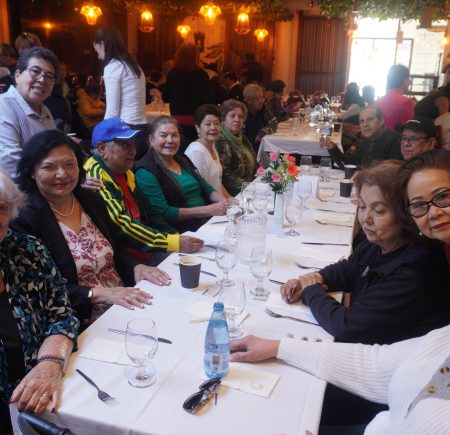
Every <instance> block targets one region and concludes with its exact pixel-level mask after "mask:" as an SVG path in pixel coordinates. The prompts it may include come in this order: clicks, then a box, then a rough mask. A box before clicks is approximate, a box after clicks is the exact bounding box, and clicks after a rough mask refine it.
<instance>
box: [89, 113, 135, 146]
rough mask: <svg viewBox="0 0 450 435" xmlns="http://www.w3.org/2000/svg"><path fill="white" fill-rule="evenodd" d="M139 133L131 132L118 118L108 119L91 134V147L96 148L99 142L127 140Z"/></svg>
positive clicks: (99, 124)
mask: <svg viewBox="0 0 450 435" xmlns="http://www.w3.org/2000/svg"><path fill="white" fill-rule="evenodd" d="M139 133H140V131H139V130H133V129H132V128H130V126H129V125H128V124H127V123H126V122H123V121H122V120H121V119H120V118H118V117H116V118H109V119H105V120H103V121H102V122H100V123H98V124H97V125H96V126H95V128H94V131H93V132H92V145H93V146H94V148H96V147H97V144H98V143H99V142H110V141H112V140H128V139H131V138H133V137H135V136H137V135H138V134H139Z"/></svg>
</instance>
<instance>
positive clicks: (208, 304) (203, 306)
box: [184, 300, 249, 326]
mask: <svg viewBox="0 0 450 435" xmlns="http://www.w3.org/2000/svg"><path fill="white" fill-rule="evenodd" d="M213 308H214V302H213V301H211V300H200V301H197V302H194V303H193V304H192V305H189V306H188V307H187V308H186V309H185V310H184V311H185V312H186V313H189V314H192V315H194V316H196V317H198V318H199V319H198V320H204V321H205V322H206V321H208V320H209V319H210V317H211V314H212V312H213ZM226 309H227V307H226V306H225V311H226ZM248 315H249V314H248V311H246V310H244V311H243V312H242V313H241V314H240V315H239V316H237V317H236V321H235V324H236V326H239V325H240V324H241V323H242V322H243V321H244V320H245V319H246V318H247V316H248Z"/></svg>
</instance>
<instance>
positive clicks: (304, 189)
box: [297, 178, 312, 210]
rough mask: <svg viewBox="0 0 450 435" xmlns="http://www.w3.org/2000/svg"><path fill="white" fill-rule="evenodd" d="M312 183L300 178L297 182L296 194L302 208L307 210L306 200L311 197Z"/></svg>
mask: <svg viewBox="0 0 450 435" xmlns="http://www.w3.org/2000/svg"><path fill="white" fill-rule="evenodd" d="M311 194H312V183H311V181H309V180H302V179H301V178H300V179H299V180H298V182H297V196H298V197H299V198H300V200H301V201H302V210H309V207H308V206H307V205H306V201H308V199H309V198H310V197H311Z"/></svg>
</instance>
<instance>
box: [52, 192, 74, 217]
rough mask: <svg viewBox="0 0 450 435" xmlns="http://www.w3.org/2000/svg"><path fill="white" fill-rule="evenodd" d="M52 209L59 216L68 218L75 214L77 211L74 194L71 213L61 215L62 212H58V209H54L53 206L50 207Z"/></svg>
mask: <svg viewBox="0 0 450 435" xmlns="http://www.w3.org/2000/svg"><path fill="white" fill-rule="evenodd" d="M50 208H51V209H52V210H53V211H54V212H55V213H56V214H59V215H60V216H62V217H68V216H71V215H72V214H73V211H74V210H75V196H74V195H73V193H72V208H71V209H70V212H69V213H61V212H60V211H58V210H56V208H53V207H52V206H50Z"/></svg>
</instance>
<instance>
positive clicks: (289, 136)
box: [257, 121, 342, 164]
mask: <svg viewBox="0 0 450 435" xmlns="http://www.w3.org/2000/svg"><path fill="white" fill-rule="evenodd" d="M341 138H342V132H339V133H333V136H332V140H333V142H335V143H336V144H337V145H338V146H341ZM269 151H277V152H282V153H296V154H306V155H311V156H325V157H328V156H329V154H328V151H327V150H325V149H322V148H320V144H319V139H318V138H317V132H316V129H315V128H311V127H309V125H308V124H301V127H300V130H299V131H298V132H297V134H296V135H294V134H293V132H292V130H291V124H290V121H288V122H282V123H280V124H278V129H277V133H275V134H268V135H266V136H264V137H263V138H262V140H261V144H260V146H259V150H258V155H257V160H258V162H259V163H260V164H264V163H265V160H264V154H265V153H267V152H269Z"/></svg>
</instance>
